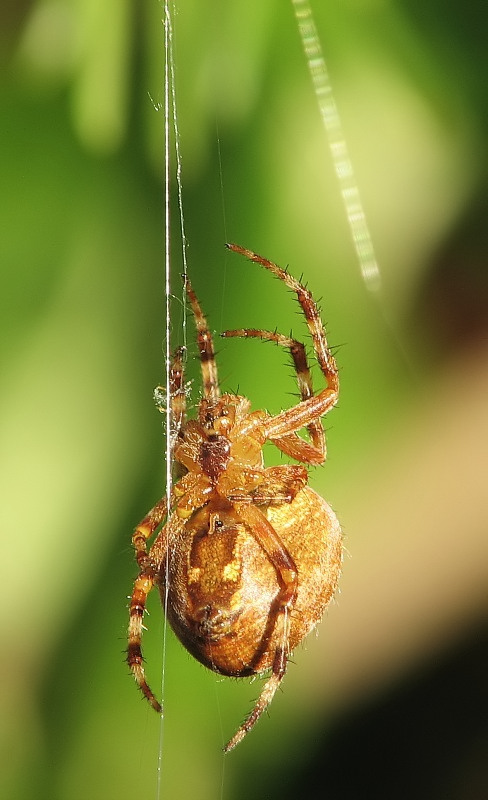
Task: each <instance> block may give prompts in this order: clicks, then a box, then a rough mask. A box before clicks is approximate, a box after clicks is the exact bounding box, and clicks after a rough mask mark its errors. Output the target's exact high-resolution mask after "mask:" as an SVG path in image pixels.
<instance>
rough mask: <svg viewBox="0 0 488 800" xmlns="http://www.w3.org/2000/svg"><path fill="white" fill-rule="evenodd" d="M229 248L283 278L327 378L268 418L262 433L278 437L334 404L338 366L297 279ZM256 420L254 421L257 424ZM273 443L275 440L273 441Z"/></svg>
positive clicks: (236, 247) (239, 249)
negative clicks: (321, 385)
mask: <svg viewBox="0 0 488 800" xmlns="http://www.w3.org/2000/svg"><path fill="white" fill-rule="evenodd" d="M226 246H227V247H228V248H229V250H232V251H233V252H235V253H240V254H241V255H243V256H245V257H246V258H248V259H249V260H250V261H255V262H256V263H257V264H261V266H263V267H265V269H268V270H269V271H270V272H272V273H273V275H276V277H277V278H279V279H280V280H282V281H283V283H285V285H286V286H288V288H289V289H291V290H292V291H294V292H295V294H296V295H297V299H298V302H299V303H300V305H301V307H302V311H303V314H304V316H305V321H306V323H307V327H308V329H309V331H310V334H311V336H312V341H313V347H314V351H315V356H316V358H317V361H318V364H319V367H320V369H321V371H322V374H323V375H324V378H325V380H326V384H327V386H326V388H325V389H323V390H322V391H321V392H319V394H317V395H313V396H311V397H309V398H307V399H302V401H301V402H300V403H298V405H296V406H294V407H293V408H290V409H288V410H287V411H282V412H281V413H280V414H277V415H276V416H275V417H271V418H270V419H269V420H267V421H266V422H265V423H264V424H263V425H262V434H263V435H264V437H265V439H271V440H275V439H281V438H282V437H284V436H287V435H288V434H290V433H293V432H294V431H297V430H300V428H304V427H307V426H308V425H309V424H310V423H311V422H312V421H313V420H314V419H317V418H318V417H322V416H323V415H324V414H326V413H327V412H328V411H330V409H331V408H333V406H334V405H335V404H336V403H337V399H338V396H339V376H338V371H337V366H336V363H335V359H334V357H333V355H332V353H331V352H330V350H329V346H328V344H327V337H326V335H325V330H324V326H323V324H322V320H321V319H320V313H319V310H318V308H317V304H316V303H315V301H314V299H313V297H312V295H311V293H310V291H309V290H308V289H307V288H306V287H305V286H303V285H302V284H301V283H300V282H299V281H297V280H296V279H295V278H293V276H292V275H290V274H289V273H288V272H286V270H284V269H282V268H281V267H279V266H278V265H277V264H274V263H273V262H272V261H268V259H266V258H263V257H262V256H259V255H258V254H257V253H254V252H253V251H252V250H247V249H246V248H244V247H240V246H239V245H237V244H227V245H226ZM258 425H259V423H258V422H256V426H258ZM275 444H276V442H275Z"/></svg>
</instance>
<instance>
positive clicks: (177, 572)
mask: <svg viewBox="0 0 488 800" xmlns="http://www.w3.org/2000/svg"><path fill="white" fill-rule="evenodd" d="M266 513H267V516H268V519H269V521H270V522H271V523H272V525H273V527H274V529H275V530H276V532H277V534H278V535H279V536H280V538H281V540H282V542H283V544H284V546H285V547H286V549H287V551H288V553H289V554H290V556H291V557H292V558H293V561H294V562H295V564H296V567H297V571H298V588H297V595H296V599H295V601H294V603H293V606H292V608H291V610H290V630H289V638H288V652H290V651H291V650H293V648H294V647H296V646H297V645H298V644H299V643H300V642H301V641H302V639H303V638H304V637H305V636H306V635H307V633H309V632H310V631H311V630H312V629H313V628H314V627H315V625H316V624H317V623H318V622H319V620H320V619H321V617H322V614H323V612H324V609H325V607H326V606H327V604H328V602H329V601H330V599H331V597H332V595H333V593H334V590H335V588H336V585H337V581H338V578H339V572H340V565H341V554H342V545H341V533H340V528H339V523H338V521H337V519H336V517H335V515H334V513H333V512H332V510H331V509H330V508H329V506H328V505H327V503H326V502H325V500H323V499H322V498H321V497H319V495H317V494H316V492H314V491H313V489H310V487H306V488H304V489H302V490H301V491H300V492H299V493H298V494H297V496H296V497H295V498H294V500H293V501H292V502H291V503H286V504H282V505H279V506H276V507H269V508H268V510H267V512H266ZM162 578H163V580H162V586H161V595H162V597H164V594H165V584H166V578H168V579H169V594H168V609H167V614H168V618H169V621H170V623H171V625H172V627H173V630H174V631H175V633H176V635H177V636H178V638H179V639H180V641H181V642H182V643H183V644H184V646H185V647H186V648H187V650H189V652H190V653H191V654H192V655H193V656H194V657H195V658H197V659H198V660H199V661H201V662H202V663H203V664H205V666H207V667H209V668H210V669H212V670H214V671H215V672H220V673H221V674H224V675H234V676H243V675H250V674H254V673H261V672H264V671H265V670H267V669H269V668H270V667H271V666H272V664H273V658H274V654H275V652H276V648H277V646H278V645H279V644H280V643H279V642H278V641H277V633H276V631H275V622H276V617H277V613H278V607H279V600H280V584H279V579H278V575H277V572H276V569H275V567H274V566H273V565H272V563H271V561H270V560H269V558H268V556H267V554H266V553H265V551H264V550H263V548H262V547H261V546H260V545H259V544H258V542H257V541H256V538H255V537H254V536H253V534H252V532H251V531H250V530H249V529H248V528H247V527H246V526H245V525H244V524H243V523H242V522H241V521H240V520H239V517H238V516H237V514H236V512H235V511H234V510H233V509H232V507H231V506H230V505H229V507H225V506H222V503H221V502H218V501H215V502H214V503H213V502H210V503H209V504H208V505H206V506H205V507H203V508H201V509H199V510H198V511H197V512H196V513H195V514H194V515H193V517H192V518H191V519H190V520H189V521H188V523H187V525H186V526H185V531H184V534H183V535H182V536H181V538H179V540H178V543H177V545H176V547H175V550H174V552H173V554H172V557H171V560H170V566H169V574H168V576H166V575H164V574H163V575H162Z"/></svg>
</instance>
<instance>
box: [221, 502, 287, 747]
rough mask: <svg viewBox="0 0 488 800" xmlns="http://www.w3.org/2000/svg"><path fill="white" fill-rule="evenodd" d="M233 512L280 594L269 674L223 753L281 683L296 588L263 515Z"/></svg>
mask: <svg viewBox="0 0 488 800" xmlns="http://www.w3.org/2000/svg"><path fill="white" fill-rule="evenodd" d="M234 509H235V511H236V512H237V514H238V516H239V517H240V519H241V520H242V521H243V522H244V523H245V524H246V525H247V526H248V527H249V529H250V530H252V533H253V536H254V537H255V538H256V540H257V541H258V543H259V544H260V545H261V547H262V548H263V550H264V551H265V553H266V555H267V556H268V558H269V560H270V562H271V563H272V564H273V566H274V568H275V569H276V575H277V578H278V583H279V585H280V591H279V593H278V596H277V598H276V606H275V609H274V613H275V623H274V628H273V638H275V639H276V641H277V642H278V644H277V646H276V649H275V653H274V658H273V665H272V672H271V675H270V677H269V678H268V680H267V681H266V683H265V685H264V687H263V690H262V692H261V694H260V695H259V697H258V699H257V701H256V704H255V706H254V708H253V710H252V711H251V713H250V714H249V716H248V717H247V719H246V720H245V721H244V722H243V723H242V725H241V726H240V727H239V728H238V730H237V732H236V733H235V734H234V736H233V737H232V739H231V740H230V741H229V742H228V743H227V744H226V746H225V747H224V752H226V753H228V752H229V751H230V750H232V749H233V748H234V747H235V746H236V745H237V744H239V742H240V741H242V739H243V738H244V736H246V734H247V733H249V731H250V730H251V728H253V727H254V725H255V724H256V722H257V721H258V719H259V718H260V716H261V715H262V713H263V711H265V710H266V708H267V707H268V706H269V704H270V703H271V701H272V699H273V697H274V695H275V692H276V690H277V688H278V686H279V685H280V683H281V681H282V680H283V677H284V675H285V672H286V665H287V661H288V639H289V611H290V609H291V608H293V604H294V602H295V598H296V594H297V588H298V573H297V568H296V565H295V562H294V561H293V559H292V557H291V556H290V554H289V553H288V551H287V550H286V548H285V547H284V545H283V543H282V542H281V540H280V537H279V536H278V534H277V533H276V531H275V529H274V528H273V526H272V525H271V523H270V522H269V521H268V520H267V518H266V517H265V515H264V514H263V513H262V512H261V511H260V510H259V508H257V507H256V506H255V505H247V504H245V503H240V502H238V503H235V504H234Z"/></svg>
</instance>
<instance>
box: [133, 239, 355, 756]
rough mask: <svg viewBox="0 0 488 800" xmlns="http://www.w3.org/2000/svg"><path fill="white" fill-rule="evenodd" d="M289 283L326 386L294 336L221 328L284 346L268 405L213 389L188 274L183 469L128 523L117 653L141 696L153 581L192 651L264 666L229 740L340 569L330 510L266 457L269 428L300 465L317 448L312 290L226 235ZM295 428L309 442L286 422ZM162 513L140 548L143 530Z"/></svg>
mask: <svg viewBox="0 0 488 800" xmlns="http://www.w3.org/2000/svg"><path fill="white" fill-rule="evenodd" d="M227 247H228V248H229V249H230V250H233V251H235V252H238V253H241V254H242V255H244V256H246V257H247V258H249V259H250V260H251V261H256V262H257V263H259V264H261V265H262V266H264V267H266V269H268V270H270V271H271V272H272V273H274V274H275V275H276V276H277V277H278V278H280V279H281V280H282V281H283V282H284V283H285V284H286V285H287V286H288V287H289V288H290V289H292V290H293V291H294V292H296V295H297V298H298V301H299V303H300V305H301V307H302V310H303V313H304V316H305V320H306V323H307V326H308V329H309V332H310V334H311V336H312V340H313V345H314V351H315V356H316V358H317V361H318V364H319V366H320V369H321V371H322V373H323V375H324V377H325V380H326V387H325V388H324V389H322V390H321V391H320V392H318V393H317V394H314V391H313V388H312V380H311V375H310V371H309V368H308V363H307V357H306V354H305V348H304V346H303V345H302V344H301V343H300V342H298V341H296V340H295V339H292V338H290V337H286V336H283V335H282V334H279V333H276V332H272V331H265V330H258V329H248V328H246V329H239V330H232V331H225V332H224V333H223V334H222V336H225V337H232V336H242V337H255V338H260V339H265V340H270V341H274V342H276V343H277V344H279V345H281V346H283V347H286V348H288V349H289V351H290V353H291V356H292V359H293V362H294V366H295V370H296V374H297V380H298V385H299V389H300V395H301V400H300V402H299V403H298V404H297V405H295V406H293V407H292V408H290V409H288V410H286V411H282V412H281V413H280V414H277V415H275V416H271V415H269V414H267V413H266V412H265V411H254V412H250V403H249V401H248V400H247V398H245V397H242V396H240V395H233V394H222V395H221V394H220V390H219V385H218V379H217V367H216V363H215V356H214V349H213V342H212V336H211V333H210V331H209V329H208V327H207V322H206V320H205V317H204V315H203V313H202V310H201V308H200V304H199V302H198V300H197V297H196V295H195V293H194V291H193V289H192V287H191V285H190V283H189V281H186V291H187V295H188V298H189V301H190V304H191V307H192V311H193V314H194V317H195V323H196V328H197V341H198V348H199V353H200V360H201V368H202V382H203V397H202V400H201V401H200V405H199V408H198V415H197V418H196V419H194V420H188V421H187V420H186V402H185V401H186V396H185V390H184V380H183V358H182V349H181V348H179V349H178V350H177V351H176V352H175V355H174V357H173V362H172V366H171V371H170V395H171V408H172V427H173V441H174V446H173V459H174V462H175V464H176V465H177V467H178V474H179V475H181V474H182V473H183V474H182V477H180V478H179V480H178V481H177V482H176V483H175V484H174V486H173V490H172V494H171V498H170V501H169V503H168V501H167V498H163V499H162V500H160V501H159V503H157V504H156V505H155V506H154V508H153V509H151V511H150V512H149V513H148V514H147V515H146V516H145V517H144V519H143V520H142V521H141V522H140V524H139V525H138V526H137V528H136V529H135V532H134V535H133V544H134V547H135V550H136V559H137V562H138V564H139V568H140V573H139V576H138V577H137V579H136V581H135V585H134V590H133V593H132V597H131V603H130V620H129V647H128V657H127V660H128V663H129V666H130V668H131V670H132V672H133V674H134V677H135V679H136V681H137V683H138V685H139V686H140V688H141V690H142V692H143V693H144V695H145V696H146V697H147V699H148V700H149V702H150V703H151V705H152V706H153V707H154V708H155V709H156V710H157V711H161V706H160V704H159V702H158V700H157V699H156V697H155V696H154V694H153V692H152V690H151V689H150V688H149V686H148V684H147V681H146V678H145V674H144V667H143V663H142V652H141V636H142V627H143V626H142V617H143V614H144V609H145V605H146V598H147V595H148V593H149V592H150V590H151V589H152V587H153V586H154V585H157V586H158V587H159V590H160V593H161V598H162V600H163V602H164V601H165V599H166V598H167V603H166V613H167V616H168V619H169V621H170V623H171V626H172V627H173V630H174V631H175V633H176V635H177V636H178V638H179V639H180V640H181V642H182V643H183V644H184V645H185V647H186V648H187V649H188V650H189V651H190V653H192V654H193V655H194V656H195V658H197V659H198V660H199V661H201V662H202V663H203V664H205V666H207V667H209V668H210V669H212V670H214V671H215V672H219V673H221V674H223V675H233V676H236V677H241V676H245V675H254V674H261V673H263V672H266V671H269V670H271V674H270V676H269V678H268V680H267V682H266V683H265V685H264V687H263V689H262V692H261V694H260V696H259V698H258V700H257V702H256V705H255V707H254V709H253V710H252V712H251V714H250V715H249V716H248V718H247V719H246V720H245V722H244V723H243V724H242V725H241V726H240V727H239V729H238V730H237V732H236V733H235V734H234V736H233V737H232V739H231V740H230V741H229V743H228V744H227V746H226V748H225V749H226V751H228V750H231V749H232V748H233V747H235V745H236V744H238V742H240V741H241V739H243V737H244V736H245V735H246V733H247V732H248V731H249V730H250V729H251V728H252V727H253V725H254V724H255V723H256V721H257V720H258V718H259V717H260V716H261V714H262V712H263V711H264V710H265V708H266V707H267V706H268V705H269V703H270V702H271V700H272V699H273V696H274V694H275V692H276V689H277V688H278V686H279V684H280V683H281V681H282V679H283V676H284V674H285V671H286V665H287V660H288V658H289V655H290V653H291V651H292V650H293V649H294V648H295V647H296V646H297V645H298V644H299V643H300V642H301V641H302V640H303V638H304V637H305V636H306V635H307V634H308V633H309V632H310V631H311V630H312V629H313V628H314V627H315V625H316V624H317V622H318V621H319V620H320V618H321V617H322V614H323V612H324V609H325V607H326V606H327V604H328V603H329V601H330V599H331V598H332V596H333V594H334V591H335V589H336V586H337V581H338V578H339V573H340V565H341V557H342V543H341V531H340V527H339V523H338V521H337V519H336V516H335V514H334V513H333V511H332V510H331V509H330V507H329V506H328V505H327V503H326V502H325V500H323V499H322V498H321V497H320V496H319V495H318V494H317V493H316V492H315V491H314V490H313V489H311V488H310V487H309V486H308V485H307V484H308V474H307V470H306V468H305V467H304V466H298V465H291V464H287V465H282V466H278V467H267V468H266V467H265V466H264V464H263V457H262V447H263V445H264V443H265V442H266V441H271V442H273V444H275V445H276V446H277V447H278V448H279V449H280V450H282V451H283V452H284V453H285V454H287V455H288V456H290V457H292V458H293V459H295V460H296V461H300V462H302V464H320V463H322V462H323V461H324V460H325V452H326V451H325V440H324V433H323V429H322V423H321V419H320V418H321V417H322V416H323V415H324V414H326V413H327V412H328V411H329V410H330V409H331V408H332V407H333V406H334V405H335V403H336V402H337V398H338V391H339V383H338V376H337V367H336V364H335V360H334V358H333V356H332V354H331V352H330V350H329V348H328V345H327V340H326V336H325V332H324V328H323V325H322V322H321V319H320V315H319V311H318V309H317V306H316V304H315V302H314V300H313V298H312V295H311V294H310V292H309V291H308V289H306V288H305V287H304V286H302V284H300V283H299V282H298V281H296V280H295V279H294V278H293V277H292V276H291V275H290V274H289V273H288V272H286V271H285V270H283V269H281V268H280V267H278V266H277V265H276V264H273V263H272V262H271V261H268V260H266V259H264V258H262V257H261V256H258V255H257V254H256V253H253V252H252V251H250V250H246V249H244V248H242V247H239V246H238V245H234V244H230V245H227ZM302 428H306V429H307V431H308V435H309V441H306V440H305V439H303V438H301V437H300V436H299V435H298V433H297V431H299V430H301V429H302ZM161 523H164V524H163V526H162V528H161V530H160V531H159V533H158V535H157V536H156V538H155V540H154V542H153V544H152V546H151V548H150V549H149V551H148V550H147V541H148V539H149V537H150V536H152V535H153V534H154V533H155V531H156V529H157V528H158V527H159V525H161Z"/></svg>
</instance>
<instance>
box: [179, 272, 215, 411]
mask: <svg viewBox="0 0 488 800" xmlns="http://www.w3.org/2000/svg"><path fill="white" fill-rule="evenodd" d="M184 283H185V289H186V293H187V295H188V299H189V301H190V305H191V308H192V311H193V316H194V317H195V325H196V329H197V344H198V351H199V353H200V362H201V367H202V382H203V396H204V398H205V399H206V400H208V401H209V402H210V403H215V402H216V401H217V400H218V399H219V397H220V389H219V379H218V375H217V364H216V363H215V350H214V346H213V340H212V334H211V333H210V330H209V328H208V325H207V320H206V319H205V316H204V314H203V311H202V309H201V306H200V303H199V302H198V299H197V296H196V294H195V292H194V290H193V287H192V285H191V283H190V281H189V279H188V277H184Z"/></svg>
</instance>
